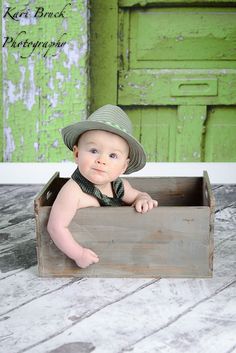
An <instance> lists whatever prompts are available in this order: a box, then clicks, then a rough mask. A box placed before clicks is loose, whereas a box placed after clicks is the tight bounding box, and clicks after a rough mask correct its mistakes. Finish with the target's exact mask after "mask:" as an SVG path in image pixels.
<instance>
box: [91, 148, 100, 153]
mask: <svg viewBox="0 0 236 353" xmlns="http://www.w3.org/2000/svg"><path fill="white" fill-rule="evenodd" d="M89 152H91V153H97V152H98V150H97V149H96V148H91V149H90V150H89Z"/></svg>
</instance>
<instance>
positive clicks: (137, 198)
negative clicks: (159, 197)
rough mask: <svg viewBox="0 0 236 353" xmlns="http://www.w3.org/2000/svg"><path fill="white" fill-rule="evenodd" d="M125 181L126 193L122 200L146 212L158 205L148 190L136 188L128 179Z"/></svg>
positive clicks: (138, 210) (141, 211)
mask: <svg viewBox="0 0 236 353" xmlns="http://www.w3.org/2000/svg"><path fill="white" fill-rule="evenodd" d="M123 183H124V189H125V193H124V197H123V198H122V200H123V201H124V202H125V203H127V204H128V205H132V206H134V207H135V209H136V211H137V212H140V213H145V212H148V211H150V210H151V209H153V207H157V206H158V202H157V201H156V200H153V199H152V198H151V196H150V195H149V194H147V193H146V192H141V191H139V190H136V189H134V188H133V187H132V186H131V185H130V183H129V182H128V180H123Z"/></svg>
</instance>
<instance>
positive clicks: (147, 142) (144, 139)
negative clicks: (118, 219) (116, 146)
mask: <svg viewBox="0 0 236 353" xmlns="http://www.w3.org/2000/svg"><path fill="white" fill-rule="evenodd" d="M223 3H224V1H223V2H222V1H221V2H219V4H217V1H215V2H214V3H213V2H212V1H205V2H204V7H203V6H202V5H201V4H202V3H201V2H199V4H198V1H194V2H193V1H190V0H188V1H187V0H186V1H185V2H184V3H183V2H180V1H178V0H175V1H172V2H171V5H170V2H169V1H153V0H151V1H148V0H146V1H134V0H119V1H117V0H111V1H110V0H109V1H107V0H92V1H91V61H90V67H91V80H90V87H91V90H90V94H91V110H94V109H96V108H97V107H99V106H101V105H103V104H107V103H113V104H118V105H119V106H121V107H123V108H124V110H125V111H127V113H128V114H129V116H130V117H131V119H132V121H133V125H134V132H135V135H136V137H137V138H138V139H139V140H140V142H141V143H142V144H143V146H144V148H145V150H146V152H147V156H148V160H149V161H152V162H153V161H157V162H175V161H176V162H201V161H206V162H235V161H236V1H227V4H225V5H222V4H223ZM225 3H226V2H225Z"/></svg>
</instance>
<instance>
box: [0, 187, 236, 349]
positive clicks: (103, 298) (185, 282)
mask: <svg viewBox="0 0 236 353" xmlns="http://www.w3.org/2000/svg"><path fill="white" fill-rule="evenodd" d="M40 189H41V186H40V185H26V186H25V185H4V186H3V185H0V200H1V202H0V352H4V353H23V352H28V353H45V352H47V353H64V352H66V353H78V352H79V353H89V352H95V353H100V352H101V353H123V352H124V353H128V352H133V353H141V352H142V353H145V352H148V353H149V352H150V353H152V352H153V353H154V352H155V353H156V352H161V353H162V352H163V353H167V352H168V353H182V352H184V351H187V352H188V353H200V352H208V353H211V352H212V353H213V352H214V353H236V340H235V338H234V336H235V334H234V333H235V332H236V326H235V322H236V312H235V308H236V303H235V278H236V256H235V254H236V205H235V201H236V185H215V186H213V192H214V195H215V197H216V215H215V236H214V238H215V252H214V276H213V278H212V279H179V280H176V279H161V280H155V279H125V278H123V279H99V278H98V279H86V278H85V279H57V278H54V279H45V278H44V279H42V278H39V277H38V275H37V267H36V251H35V222H34V214H33V199H34V197H35V195H36V193H37V192H38V191H39V190H40ZM191 343H192V344H191Z"/></svg>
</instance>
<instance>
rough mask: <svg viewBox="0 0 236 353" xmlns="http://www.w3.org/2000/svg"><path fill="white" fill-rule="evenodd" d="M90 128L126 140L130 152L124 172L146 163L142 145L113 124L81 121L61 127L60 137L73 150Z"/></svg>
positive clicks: (141, 166)
mask: <svg viewBox="0 0 236 353" xmlns="http://www.w3.org/2000/svg"><path fill="white" fill-rule="evenodd" d="M91 130H102V131H107V132H111V133H113V134H116V135H118V136H120V137H122V138H123V139H124V140H125V141H127V143H128V145H129V148H130V153H129V159H130V161H129V165H128V168H127V169H126V171H125V172H124V174H130V173H134V172H137V171H138V170H140V169H142V168H143V167H144V166H145V164H146V155H145V152H144V150H143V147H142V145H141V144H140V143H139V142H138V141H137V140H136V139H135V138H134V137H133V136H131V135H129V134H128V133H126V132H125V131H122V130H119V129H117V128H115V127H113V126H110V125H107V124H105V123H102V122H96V121H89V120H85V121H81V122H78V123H75V124H72V125H69V126H66V127H65V128H63V129H62V131H61V133H62V137H63V140H64V143H65V145H66V146H67V147H68V148H69V149H70V150H71V151H73V147H74V145H75V144H76V143H77V141H78V138H79V137H80V136H81V135H82V134H83V133H84V132H86V131H91Z"/></svg>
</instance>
